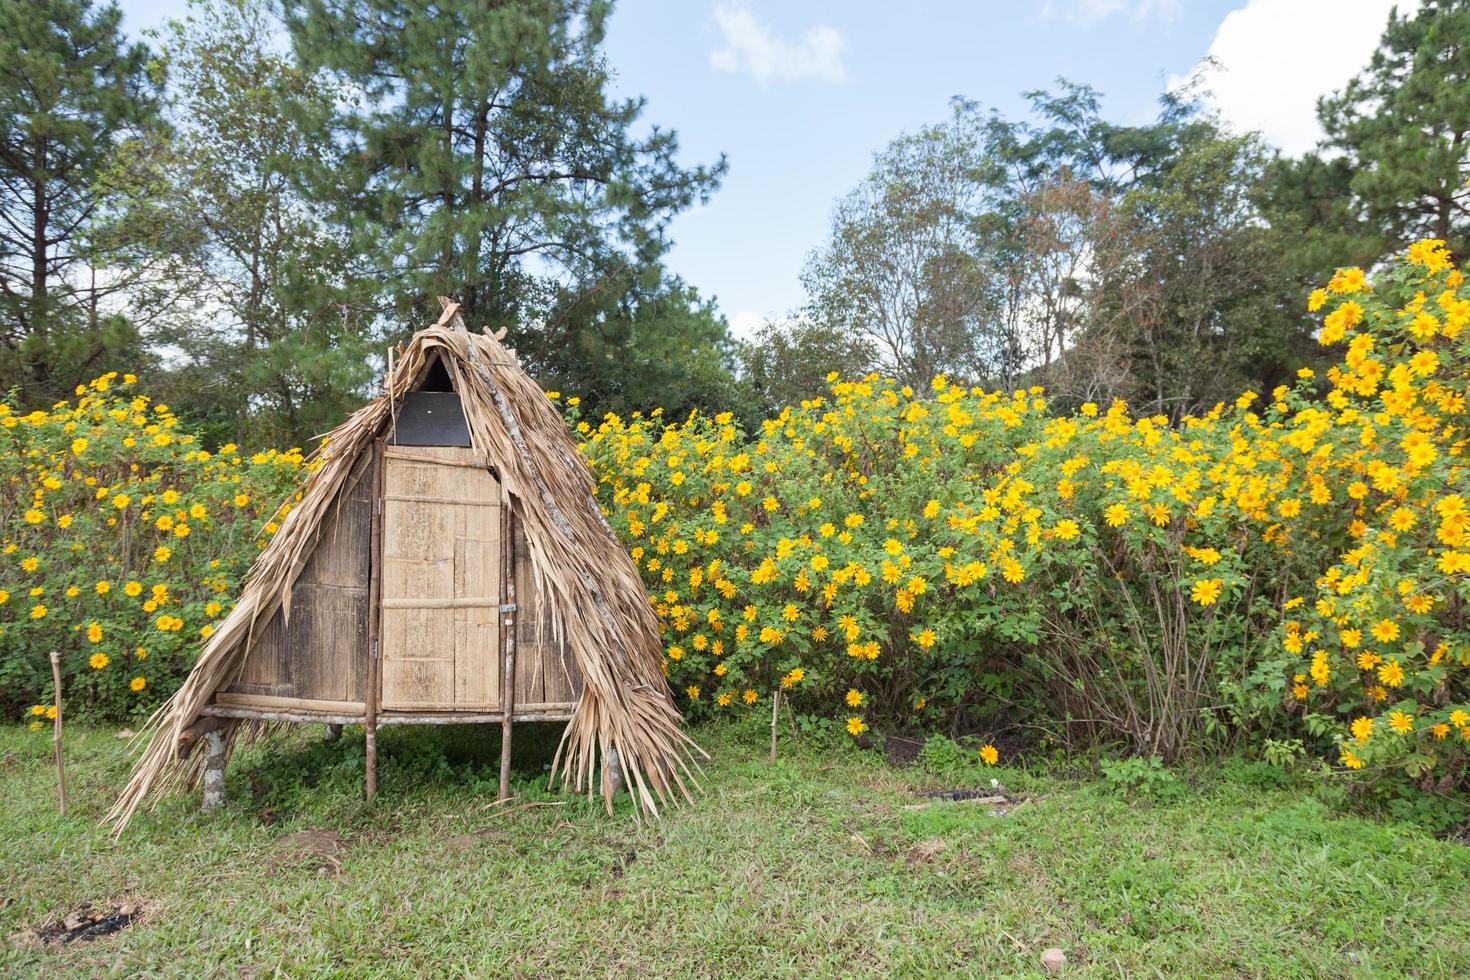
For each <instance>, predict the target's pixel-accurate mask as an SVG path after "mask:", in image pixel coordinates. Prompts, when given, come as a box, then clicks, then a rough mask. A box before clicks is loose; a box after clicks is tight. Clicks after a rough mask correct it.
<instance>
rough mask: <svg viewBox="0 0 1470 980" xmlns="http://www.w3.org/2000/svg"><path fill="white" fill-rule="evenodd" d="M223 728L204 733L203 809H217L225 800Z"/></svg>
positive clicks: (225, 760) (225, 753)
mask: <svg viewBox="0 0 1470 980" xmlns="http://www.w3.org/2000/svg"><path fill="white" fill-rule="evenodd" d="M227 761H228V753H227V752H226V751H225V730H224V729H222V728H214V729H211V730H210V731H208V732H205V733H204V811H205V812H206V813H208V812H209V811H211V810H218V809H219V808H220V807H221V806H223V805H224V802H225V763H226V762H227Z"/></svg>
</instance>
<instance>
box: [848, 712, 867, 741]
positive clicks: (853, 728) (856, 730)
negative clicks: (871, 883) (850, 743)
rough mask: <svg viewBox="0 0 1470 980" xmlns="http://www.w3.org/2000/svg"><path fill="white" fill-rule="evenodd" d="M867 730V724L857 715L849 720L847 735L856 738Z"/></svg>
mask: <svg viewBox="0 0 1470 980" xmlns="http://www.w3.org/2000/svg"><path fill="white" fill-rule="evenodd" d="M867 730H868V725H867V723H866V722H864V721H863V720H862V718H860V717H858V716H857V715H853V716H852V717H851V718H849V719H847V734H849V735H851V736H853V737H854V738H856V737H857V736H859V735H861V734H862V733H863V732H865V731H867Z"/></svg>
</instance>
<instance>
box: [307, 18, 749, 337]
mask: <svg viewBox="0 0 1470 980" xmlns="http://www.w3.org/2000/svg"><path fill="white" fill-rule="evenodd" d="M284 9H285V14H286V21H287V25H288V27H289V30H290V34H291V39H292V43H293V46H294V49H295V51H296V54H297V56H298V58H299V59H300V60H301V62H302V64H303V66H304V67H305V68H307V69H312V68H315V67H318V66H320V67H322V68H325V69H326V70H328V71H329V72H331V73H332V74H333V75H335V76H336V77H337V78H338V79H340V81H341V82H342V83H343V84H345V85H346V86H347V87H348V88H349V89H352V90H354V91H356V92H357V93H359V98H358V100H357V101H356V102H354V103H351V104H343V105H341V106H339V107H338V109H337V110H336V111H334V112H333V113H332V114H331V115H330V116H329V117H327V118H322V119H320V120H319V123H320V124H321V125H322V127H323V131H324V133H325V134H327V138H330V139H331V140H332V141H333V142H334V144H335V145H337V146H339V147H341V148H342V150H343V152H342V153H341V156H340V159H339V160H337V161H335V163H334V166H333V167H331V168H330V169H328V170H324V171H320V172H319V173H318V174H317V181H316V191H315V193H317V194H318V195H319V196H321V197H323V198H326V199H330V200H332V201H334V202H335V203H336V204H337V205H338V206H339V208H340V209H341V213H342V216H343V218H344V219H346V220H348V221H350V222H351V224H352V227H353V229H354V231H355V232H356V234H357V240H358V243H359V248H360V249H362V250H363V251H364V253H365V254H369V255H372V256H375V257H376V258H377V260H378V266H379V269H380V270H381V276H382V279H383V282H384V284H385V286H386V287H387V288H388V290H389V294H388V295H387V297H386V300H387V303H388V306H389V308H390V309H391V310H392V311H393V313H394V314H395V315H396V316H397V317H398V318H399V322H400V323H402V324H404V325H407V324H408V323H409V322H411V321H412V320H413V319H414V318H417V319H419V320H421V319H422V318H423V317H425V316H430V315H433V316H437V305H435V304H434V303H433V299H434V297H435V296H436V295H440V294H442V295H450V296H453V297H455V298H456V299H458V300H459V301H460V303H461V304H462V309H463V312H464V314H465V317H466V320H467V322H469V324H470V325H471V327H474V328H478V327H480V326H485V325H489V326H500V325H509V324H515V323H517V322H524V321H526V320H529V319H531V318H533V317H535V316H538V315H544V314H545V313H546V311H547V310H548V309H549V308H550V306H551V303H552V301H551V298H553V297H561V296H563V295H564V293H565V290H566V289H567V288H568V286H569V285H573V286H577V287H578V288H583V289H586V290H588V291H592V292H606V291H607V290H609V289H614V288H617V284H618V283H619V282H620V281H622V280H624V279H625V278H626V276H627V274H628V272H629V271H631V272H632V273H633V274H634V275H635V276H641V275H642V274H643V272H644V270H647V269H649V268H650V267H651V266H653V265H654V264H655V263H656V261H657V260H658V258H659V256H660V255H661V254H662V253H663V251H664V250H665V248H666V247H667V242H666V239H665V237H664V234H663V233H664V228H665V225H666V224H667V222H668V220H669V218H671V217H672V216H673V215H674V214H676V213H677V212H679V211H680V210H682V209H684V208H686V207H688V206H689V205H690V204H691V203H693V202H694V201H695V200H696V199H702V198H704V197H705V196H706V195H708V194H709V193H710V192H711V191H712V190H713V189H714V188H715V187H716V185H717V184H718V181H719V178H720V176H721V175H722V174H723V172H724V161H723V160H721V161H719V162H718V163H717V164H715V165H714V166H711V167H695V168H692V169H685V168H684V167H682V166H681V165H680V164H679V163H678V162H677V160H676V159H675V157H676V154H677V151H678V142H677V140H676V138H675V135H674V134H673V133H672V132H669V131H667V130H663V129H660V128H658V127H653V128H652V129H651V130H650V131H649V132H648V133H647V135H645V136H642V137H636V136H635V135H634V134H633V133H632V128H633V126H634V124H635V122H636V121H637V119H638V118H639V116H640V114H641V112H642V109H643V103H642V101H641V100H638V99H633V100H625V101H618V100H614V99H613V98H611V97H610V95H609V94H608V92H607V87H608V82H609V71H608V68H607V66H606V64H605V62H604V60H603V57H602V54H601V52H600V47H601V44H602V41H603V37H604V32H605V27H606V22H607V17H608V13H609V5H608V4H607V3H603V2H597V0H511V2H506V3H498V4H488V3H483V2H478V0H447V2H439V3H428V2H426V0H286V2H285V3H284ZM563 305H564V304H563Z"/></svg>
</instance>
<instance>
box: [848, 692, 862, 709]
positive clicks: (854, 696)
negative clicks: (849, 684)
mask: <svg viewBox="0 0 1470 980" xmlns="http://www.w3.org/2000/svg"><path fill="white" fill-rule="evenodd" d="M862 705H863V692H862V691H859V690H857V689H856V688H848V689H847V706H848V707H849V708H860V707H862Z"/></svg>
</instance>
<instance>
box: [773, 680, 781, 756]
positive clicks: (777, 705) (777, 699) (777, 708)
mask: <svg viewBox="0 0 1470 980" xmlns="http://www.w3.org/2000/svg"><path fill="white" fill-rule="evenodd" d="M780 716H781V689H780V688H779V687H778V688H776V694H775V696H774V697H772V698H771V765H773V766H774V765H775V764H776V722H777V721H778V720H779V719H780Z"/></svg>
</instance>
